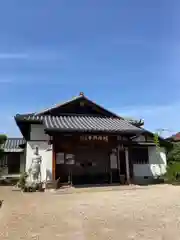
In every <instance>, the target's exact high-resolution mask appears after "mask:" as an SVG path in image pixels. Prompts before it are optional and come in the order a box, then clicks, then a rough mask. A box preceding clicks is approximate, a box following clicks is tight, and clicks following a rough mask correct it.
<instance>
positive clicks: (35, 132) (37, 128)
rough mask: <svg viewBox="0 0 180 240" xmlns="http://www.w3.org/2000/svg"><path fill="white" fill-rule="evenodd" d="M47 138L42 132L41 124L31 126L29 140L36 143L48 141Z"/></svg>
mask: <svg viewBox="0 0 180 240" xmlns="http://www.w3.org/2000/svg"><path fill="white" fill-rule="evenodd" d="M48 139H49V137H48V135H47V134H45V132H44V127H43V125H41V124H31V131H30V140H33V141H36V140H41V141H43V140H44V141H48Z"/></svg>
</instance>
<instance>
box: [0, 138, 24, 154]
mask: <svg viewBox="0 0 180 240" xmlns="http://www.w3.org/2000/svg"><path fill="white" fill-rule="evenodd" d="M24 143H25V140H24V139H23V138H8V139H7V140H6V141H5V143H4V144H2V145H1V148H2V149H3V150H4V151H5V152H22V151H23V149H22V148H20V146H19V145H21V144H24Z"/></svg>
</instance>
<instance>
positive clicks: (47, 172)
mask: <svg viewBox="0 0 180 240" xmlns="http://www.w3.org/2000/svg"><path fill="white" fill-rule="evenodd" d="M35 146H38V147H39V154H40V155H41V157H42V163H41V180H42V181H46V180H52V145H49V144H48V142H47V141H28V142H27V148H26V171H27V172H28V170H29V168H30V167H31V163H32V157H33V154H34V148H35Z"/></svg>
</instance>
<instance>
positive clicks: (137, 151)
mask: <svg viewBox="0 0 180 240" xmlns="http://www.w3.org/2000/svg"><path fill="white" fill-rule="evenodd" d="M132 161H133V163H134V164H147V163H149V153H148V148H147V147H133V148H132Z"/></svg>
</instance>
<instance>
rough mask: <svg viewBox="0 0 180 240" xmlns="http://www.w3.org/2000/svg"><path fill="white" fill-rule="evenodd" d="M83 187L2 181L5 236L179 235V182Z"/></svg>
mask: <svg viewBox="0 0 180 240" xmlns="http://www.w3.org/2000/svg"><path fill="white" fill-rule="evenodd" d="M109 190H111V191H105V190H103V188H99V189H98V190H97V189H96V191H85V189H82V190H80V191H78V192H74V193H70V194H54V193H52V192H46V193H21V192H12V189H11V188H9V187H0V199H4V203H3V206H2V208H1V209H0V240H4V239H10V240H20V239H42V240H51V239H52V240H55V239H63V240H66V239H73V240H74V239H77V240H84V239H87V240H89V239H91V240H92V239H99V240H101V239H102V240H106V239H113V240H116V239H117V240H126V239H137V240H142V239H143V240H148V239H153V240H176V239H177V240H179V239H180V187H179V186H170V185H156V186H147V187H139V188H137V189H131V188H129V189H128V188H126V189H123V188H120V187H119V188H114V189H113V188H110V187H109Z"/></svg>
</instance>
